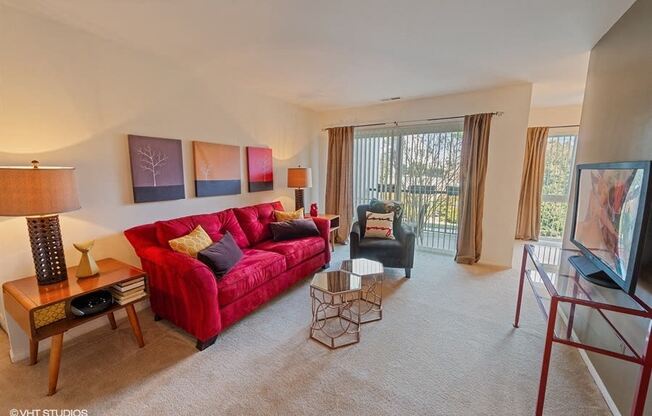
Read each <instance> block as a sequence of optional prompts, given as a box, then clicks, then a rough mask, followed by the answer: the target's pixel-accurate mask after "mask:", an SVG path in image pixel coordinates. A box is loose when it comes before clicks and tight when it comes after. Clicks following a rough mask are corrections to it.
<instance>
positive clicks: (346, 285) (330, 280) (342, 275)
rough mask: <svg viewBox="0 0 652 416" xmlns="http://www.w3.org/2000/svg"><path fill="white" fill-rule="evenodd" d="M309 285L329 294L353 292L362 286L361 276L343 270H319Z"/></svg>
mask: <svg viewBox="0 0 652 416" xmlns="http://www.w3.org/2000/svg"><path fill="white" fill-rule="evenodd" d="M310 286H311V287H314V288H315V289H319V290H321V291H323V292H327V293H331V294H337V293H347V292H355V291H358V290H360V289H361V288H362V278H361V277H360V276H358V275H355V274H351V273H349V272H347V271H344V270H334V271H330V272H320V273H317V274H315V276H314V277H313V278H312V282H311V283H310Z"/></svg>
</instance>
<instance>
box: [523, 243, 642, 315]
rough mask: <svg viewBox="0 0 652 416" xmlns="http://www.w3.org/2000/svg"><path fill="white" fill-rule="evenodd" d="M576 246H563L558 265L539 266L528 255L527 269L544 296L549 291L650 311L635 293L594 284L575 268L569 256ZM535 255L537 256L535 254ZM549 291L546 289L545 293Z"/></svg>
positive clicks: (529, 277)
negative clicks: (570, 248) (634, 295)
mask: <svg viewBox="0 0 652 416" xmlns="http://www.w3.org/2000/svg"><path fill="white" fill-rule="evenodd" d="M577 254H578V252H577V251H575V250H562V253H561V259H560V263H559V264H558V265H549V266H548V265H543V266H542V265H539V267H542V268H543V269H542V270H541V269H539V270H537V265H535V263H534V262H533V261H532V258H531V257H530V256H528V258H527V263H526V265H525V272H526V274H527V276H528V280H530V282H531V284H532V285H533V287H534V288H535V289H536V290H537V292H539V293H540V294H541V295H543V296H542V297H544V298H545V297H547V296H545V295H547V294H549V295H552V296H557V297H560V298H564V299H566V300H568V301H572V300H574V299H577V300H581V301H589V302H592V303H594V304H595V306H596V307H600V306H603V307H604V306H607V307H610V306H615V307H619V308H626V309H629V310H630V311H631V312H634V313H636V312H647V308H646V307H645V306H643V305H642V304H641V303H640V302H639V301H638V300H637V299H636V298H635V297H632V296H630V295H629V294H627V293H626V292H624V291H622V290H620V289H609V288H605V287H601V286H598V285H596V284H593V283H591V282H589V281H587V280H585V279H584V278H582V277H581V276H579V274H578V273H577V272H576V271H575V269H574V268H573V265H572V264H570V262H569V261H568V258H569V257H570V256H573V255H577ZM535 258H536V257H535ZM546 292H547V293H546Z"/></svg>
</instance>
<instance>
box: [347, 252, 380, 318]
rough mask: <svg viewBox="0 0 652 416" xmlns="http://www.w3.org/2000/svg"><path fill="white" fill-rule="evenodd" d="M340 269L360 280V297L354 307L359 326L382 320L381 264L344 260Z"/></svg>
mask: <svg viewBox="0 0 652 416" xmlns="http://www.w3.org/2000/svg"><path fill="white" fill-rule="evenodd" d="M340 269H341V270H343V271H347V272H349V273H352V274H355V275H358V276H360V277H361V278H362V295H361V296H360V301H359V302H357V303H356V304H355V305H354V308H355V309H357V310H358V313H359V315H360V320H359V321H357V322H359V323H361V324H366V323H368V322H374V321H380V320H381V319H383V277H384V276H385V268H384V267H383V264H382V263H380V262H377V261H374V260H369V259H363V258H360V259H351V260H344V261H343V262H342V265H341V266H340Z"/></svg>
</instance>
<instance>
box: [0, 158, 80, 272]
mask: <svg viewBox="0 0 652 416" xmlns="http://www.w3.org/2000/svg"><path fill="white" fill-rule="evenodd" d="M0 190H1V191H0V192H1V196H0V216H11V217H16V216H20V217H23V216H25V217H27V230H28V231H29V242H30V244H31V246H32V256H33V257H34V267H35V268H36V279H37V281H38V284H39V285H46V284H50V283H56V282H60V281H62V280H66V279H67V278H68V273H67V271H66V261H65V258H64V256H63V242H62V240H61V228H60V226H59V216H58V215H57V214H58V213H61V212H67V211H73V210H76V209H79V208H81V207H80V205H79V198H78V196H77V184H76V181H75V168H68V167H40V166H39V162H38V161H37V160H33V161H32V166H31V167H29V166H0Z"/></svg>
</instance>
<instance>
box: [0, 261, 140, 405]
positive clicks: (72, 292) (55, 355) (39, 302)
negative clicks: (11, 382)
mask: <svg viewBox="0 0 652 416" xmlns="http://www.w3.org/2000/svg"><path fill="white" fill-rule="evenodd" d="M97 265H98V266H99V268H100V273H99V274H98V275H97V276H93V277H85V278H81V279H77V277H76V269H77V268H76V267H70V268H68V280H66V281H63V282H59V283H53V284H50V285H44V286H39V285H38V284H37V282H36V276H30V277H25V278H23V279H18V280H14V281H11V282H6V283H5V284H3V285H2V292H3V295H4V301H5V309H6V310H7V312H8V313H9V314H10V315H11V316H12V317H13V318H14V319H15V320H16V322H17V323H18V325H20V327H21V328H22V329H23V330H24V331H25V333H26V334H27V336H28V337H29V344H30V349H29V365H34V364H36V361H37V359H38V344H39V341H41V340H44V339H46V338H50V337H52V347H51V349H50V363H49V380H48V396H51V395H53V394H54V393H56V391H57V380H58V378H59V365H60V363H61V348H62V346H63V334H64V332H66V331H67V330H69V329H71V328H74V327H76V326H79V325H83V324H85V323H87V322H89V321H92V320H94V319H97V318H100V317H102V316H107V317H108V320H109V324H110V325H111V329H116V328H117V325H116V322H115V316H114V315H113V313H114V312H115V311H117V310H119V309H121V308H125V310H126V312H127V316H128V318H129V323H130V324H131V328H132V330H133V332H134V335H135V336H136V342H137V343H138V346H139V347H143V346H144V345H145V342H144V340H143V334H142V332H141V330H140V324H139V322H138V315H137V314H136V310H135V309H134V304H135V303H136V302H139V301H141V300H143V299H146V298H147V296H148V295H146V296H144V297H142V298H139V299H136V300H134V301H133V302H130V303H128V304H125V305H119V304H117V303H115V304H114V305H113V306H111V307H110V308H109V309H108V310H106V311H104V312H101V313H98V314H96V315H91V316H85V317H78V316H74V315H72V313H70V302H71V301H72V300H73V299H75V298H77V297H79V296H82V295H85V294H88V293H90V292H95V291H97V290H101V289H108V288H109V287H111V286H112V285H115V284H118V283H124V282H126V281H129V280H133V279H137V278H139V277H145V272H143V271H142V270H140V269H138V268H136V267H132V266H130V265H128V264H125V263H122V262H120V261H118V260H115V259H112V258H107V259H102V260H99V261H98V262H97ZM145 290H146V292H149V290H148V286H147V279H145ZM53 310H58V312H51V311H53ZM63 311H65V316H63ZM35 313H36V316H37V317H40V316H42V315H43V314H47V313H54V314H59V316H58V317H57V318H56V319H58V320H56V321H54V322H52V323H49V324H46V325H43V326H39V322H38V321H39V319H40V318H37V319H35ZM40 324H42V323H40Z"/></svg>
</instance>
